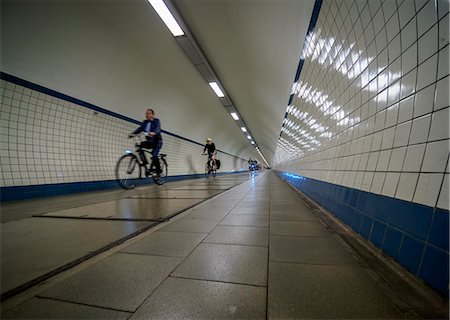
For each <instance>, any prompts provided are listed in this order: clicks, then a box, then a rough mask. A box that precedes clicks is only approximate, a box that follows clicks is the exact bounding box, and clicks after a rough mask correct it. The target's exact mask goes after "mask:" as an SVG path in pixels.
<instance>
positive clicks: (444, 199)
mask: <svg viewBox="0 0 450 320" xmlns="http://www.w3.org/2000/svg"><path fill="white" fill-rule="evenodd" d="M448 177H449V175H448V174H445V175H444V181H443V182H442V187H441V191H440V193H439V199H438V203H437V207H439V208H441V209H445V210H449V209H450V205H449V201H450V200H449V192H450V191H449V179H448Z"/></svg>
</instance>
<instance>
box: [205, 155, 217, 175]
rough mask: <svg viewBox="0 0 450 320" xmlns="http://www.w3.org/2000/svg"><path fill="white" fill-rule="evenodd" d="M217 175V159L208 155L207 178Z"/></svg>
mask: <svg viewBox="0 0 450 320" xmlns="http://www.w3.org/2000/svg"><path fill="white" fill-rule="evenodd" d="M216 175H217V164H216V161H215V160H213V159H210V158H209V157H208V161H206V164H205V176H206V178H209V177H210V176H213V177H216Z"/></svg>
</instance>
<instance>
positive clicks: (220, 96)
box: [209, 81, 225, 98]
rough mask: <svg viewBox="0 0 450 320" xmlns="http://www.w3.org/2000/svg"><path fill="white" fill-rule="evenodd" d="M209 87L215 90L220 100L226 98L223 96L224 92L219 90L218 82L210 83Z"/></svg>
mask: <svg viewBox="0 0 450 320" xmlns="http://www.w3.org/2000/svg"><path fill="white" fill-rule="evenodd" d="M209 86H210V87H211V88H212V89H213V90H214V92H215V93H216V95H217V96H218V97H219V98H223V97H225V95H224V94H223V92H222V90H221V89H220V88H219V85H218V84H217V82H215V81H213V82H210V83H209Z"/></svg>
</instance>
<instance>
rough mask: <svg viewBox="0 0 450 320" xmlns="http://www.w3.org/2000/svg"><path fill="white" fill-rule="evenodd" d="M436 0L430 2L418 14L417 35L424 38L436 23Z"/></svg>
mask: <svg viewBox="0 0 450 320" xmlns="http://www.w3.org/2000/svg"><path fill="white" fill-rule="evenodd" d="M436 9H437V8H436V4H435V1H434V0H430V1H428V2H427V4H426V5H425V6H424V7H423V8H422V9H421V10H420V11H419V12H418V13H417V33H418V36H419V37H420V36H422V35H423V34H424V33H425V32H426V31H427V30H428V29H429V28H431V26H433V25H434V24H435V23H436V18H437V10H436Z"/></svg>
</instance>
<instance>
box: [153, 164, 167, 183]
mask: <svg viewBox="0 0 450 320" xmlns="http://www.w3.org/2000/svg"><path fill="white" fill-rule="evenodd" d="M159 165H160V166H161V174H160V175H159V177H157V176H153V182H155V183H156V184H158V185H162V184H164V183H165V182H166V180H167V175H168V168H167V162H166V159H164V158H160V159H159Z"/></svg>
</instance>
